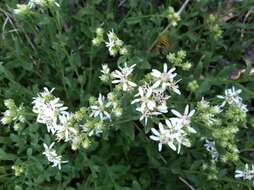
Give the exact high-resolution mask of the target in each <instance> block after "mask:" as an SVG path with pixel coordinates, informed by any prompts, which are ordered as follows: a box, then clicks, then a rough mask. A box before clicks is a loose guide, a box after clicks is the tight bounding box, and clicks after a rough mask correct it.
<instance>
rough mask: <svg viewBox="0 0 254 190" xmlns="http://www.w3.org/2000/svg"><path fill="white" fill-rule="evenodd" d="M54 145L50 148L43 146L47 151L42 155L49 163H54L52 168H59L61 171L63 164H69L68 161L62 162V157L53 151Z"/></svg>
mask: <svg viewBox="0 0 254 190" xmlns="http://www.w3.org/2000/svg"><path fill="white" fill-rule="evenodd" d="M54 145H55V143H51V144H50V146H47V145H46V144H43V146H44V148H45V151H44V152H43V153H42V154H44V155H45V156H46V157H47V159H48V161H49V162H52V163H53V165H52V167H58V169H59V170H61V164H63V163H67V162H68V161H62V156H59V155H58V154H57V153H56V150H55V149H53V146H54Z"/></svg>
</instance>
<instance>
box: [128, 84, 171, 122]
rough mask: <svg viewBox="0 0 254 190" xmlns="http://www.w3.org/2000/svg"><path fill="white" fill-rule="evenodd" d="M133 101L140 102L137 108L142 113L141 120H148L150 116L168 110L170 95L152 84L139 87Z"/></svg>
mask: <svg viewBox="0 0 254 190" xmlns="http://www.w3.org/2000/svg"><path fill="white" fill-rule="evenodd" d="M135 97H136V99H134V100H133V101H132V102H131V103H132V104H135V103H138V104H139V107H137V108H136V110H137V111H139V112H140V113H141V117H140V120H143V119H144V120H145V124H147V120H148V118H149V117H152V116H156V115H160V114H163V113H167V112H168V107H167V103H166V101H167V99H169V96H166V95H165V94H164V91H163V90H162V89H155V88H153V87H152V86H149V85H145V86H143V87H139V88H138V93H137V94H136V95H135Z"/></svg>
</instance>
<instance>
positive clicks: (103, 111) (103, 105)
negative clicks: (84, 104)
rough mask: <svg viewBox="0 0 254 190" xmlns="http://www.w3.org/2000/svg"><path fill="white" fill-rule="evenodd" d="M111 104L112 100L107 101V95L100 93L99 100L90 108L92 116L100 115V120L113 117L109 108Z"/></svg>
mask: <svg viewBox="0 0 254 190" xmlns="http://www.w3.org/2000/svg"><path fill="white" fill-rule="evenodd" d="M110 106H111V102H106V100H105V97H104V96H103V95H101V94H99V97H98V100H97V102H96V104H95V105H91V106H90V108H91V110H92V113H91V114H90V116H92V117H98V116H99V117H100V120H102V121H103V120H107V119H111V116H110V114H109V112H108V111H107V109H108V108H109V107H110Z"/></svg>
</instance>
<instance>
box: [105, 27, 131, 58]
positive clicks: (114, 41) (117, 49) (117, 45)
mask: <svg viewBox="0 0 254 190" xmlns="http://www.w3.org/2000/svg"><path fill="white" fill-rule="evenodd" d="M107 35H108V42H105V44H106V47H107V48H108V50H109V54H110V55H111V56H116V55H117V54H118V53H119V54H120V55H125V54H127V52H128V51H127V48H126V46H125V45H124V42H123V41H122V40H120V39H119V38H118V37H117V35H116V34H115V33H114V31H113V30H112V31H110V32H108V34H107Z"/></svg>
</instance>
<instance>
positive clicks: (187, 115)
mask: <svg viewBox="0 0 254 190" xmlns="http://www.w3.org/2000/svg"><path fill="white" fill-rule="evenodd" d="M171 112H172V113H173V114H174V115H175V116H177V118H176V119H178V120H179V122H180V123H181V125H182V126H184V127H186V128H187V130H188V131H189V132H191V133H196V130H195V129H194V128H192V127H191V126H190V124H191V117H192V116H193V115H194V113H195V110H191V111H190V112H189V105H186V106H185V110H184V113H183V114H181V113H179V112H178V111H176V110H174V109H172V110H171Z"/></svg>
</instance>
